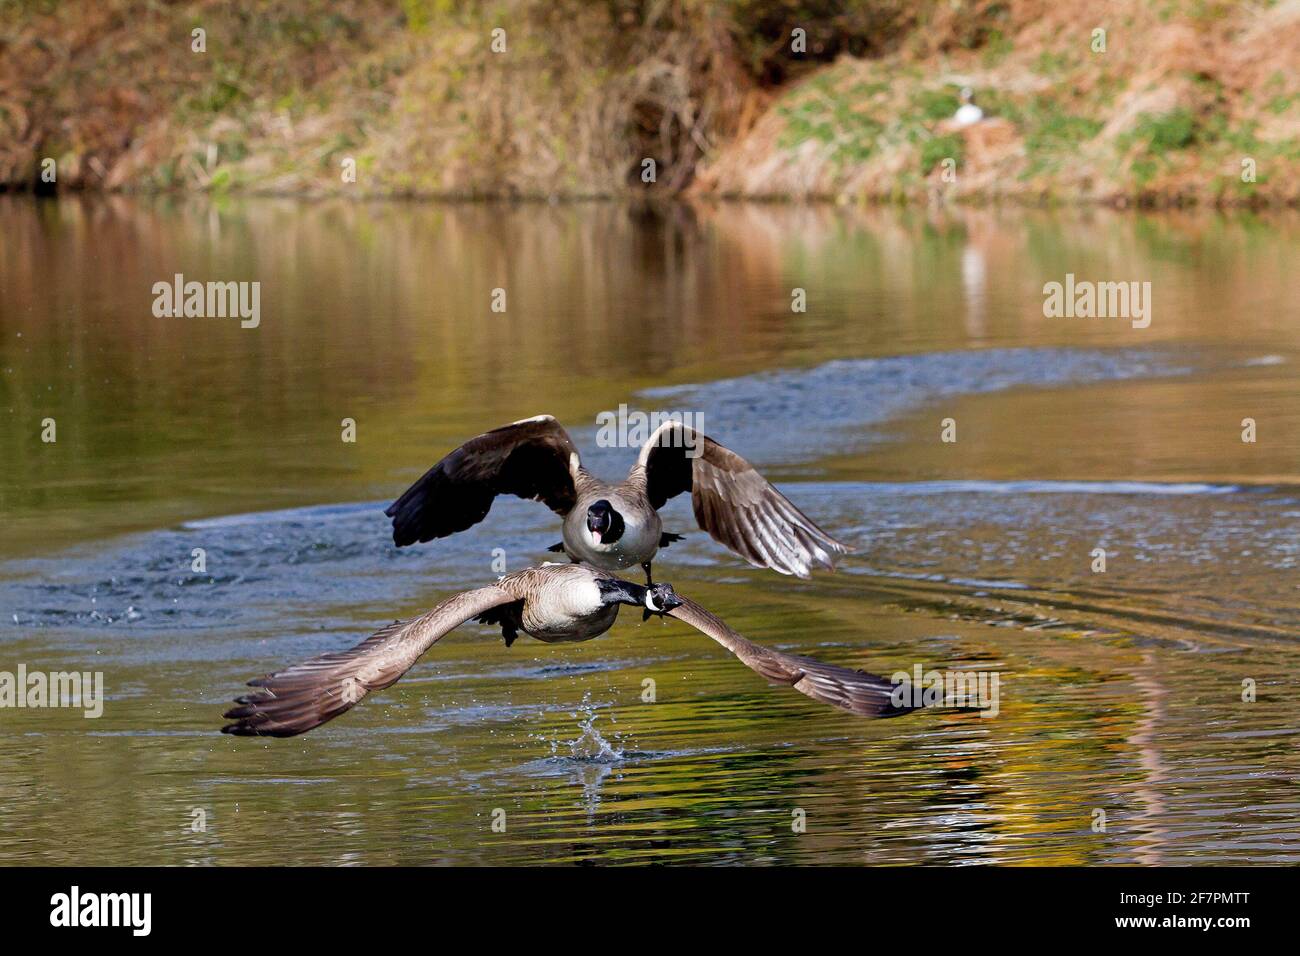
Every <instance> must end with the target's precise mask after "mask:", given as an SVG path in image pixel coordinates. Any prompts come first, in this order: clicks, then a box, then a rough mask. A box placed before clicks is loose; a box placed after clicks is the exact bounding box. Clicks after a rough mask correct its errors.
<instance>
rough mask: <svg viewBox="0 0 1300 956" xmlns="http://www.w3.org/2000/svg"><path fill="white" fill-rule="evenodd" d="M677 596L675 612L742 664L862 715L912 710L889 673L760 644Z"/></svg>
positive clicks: (775, 682) (800, 690) (691, 602)
mask: <svg viewBox="0 0 1300 956" xmlns="http://www.w3.org/2000/svg"><path fill="white" fill-rule="evenodd" d="M677 597H678V600H680V601H681V604H680V606H678V607H675V608H673V609H672V610H671V611H669V612H668V613H669V614H670V615H672V616H673V617H675V618H677V619H678V620H679V621H682V622H684V623H686V624H689V625H691V627H693V628H695V629H696V630H698V631H702V632H703V633H705V634H707V635H708V636H709V637H711V638H713V639H714V640H715V641H717V642H718V643H719V644H721V645H722V646H723V647H725V648H726V649H727V650H729V651H731V653H733V654H735V655H736V657H737V658H738V659H739V660H740V662H741V663H742V664H744V665H745V666H746V667H748V668H749V669H750V670H752V671H754V672H755V673H758V674H761V675H763V676H764V677H766V678H767V679H768V680H769V681H770V682H771V683H773V684H785V685H787V686H789V687H793V688H794V689H795V690H797V691H799V692H800V693H801V694H807V695H808V696H809V697H811V698H812V699H813V700H819V701H821V702H822V703H824V704H830V705H832V706H834V707H839V708H840V709H841V710H847V711H849V712H850V713H854V714H857V715H859V716H861V717H897V716H898V715H899V714H905V713H907V712H908V711H909V710H912V708H911V707H906V706H898V705H896V704H895V703H894V701H893V698H892V694H893V690H894V685H893V684H891V683H890V682H889V681H887V680H885V678H883V677H878V676H876V675H875V674H868V673H867V672H866V671H854V670H849V669H848V668H847V667H836V666H835V665H834V664H824V663H822V662H821V661H817V660H813V659H812V658H811V657H799V656H797V655H795V654H783V653H782V652H781V651H776V650H773V649H772V648H770V647H764V646H763V645H762V644H755V643H754V642H753V641H751V640H749V639H748V638H746V637H743V636H742V635H740V634H738V633H736V632H735V631H733V630H732V629H731V628H730V627H729V626H727V623H726V622H725V621H723V620H722V619H721V618H720V617H718V616H717V615H715V614H712V613H710V612H709V611H706V610H705V609H704V608H702V607H700V606H699V605H698V604H696V603H695V602H694V601H691V600H689V599H687V598H684V597H682V596H681V595H678V596H677Z"/></svg>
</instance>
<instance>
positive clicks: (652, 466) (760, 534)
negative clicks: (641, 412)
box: [384, 415, 852, 583]
mask: <svg viewBox="0 0 1300 956" xmlns="http://www.w3.org/2000/svg"><path fill="white" fill-rule="evenodd" d="M687 491H689V492H690V493H691V503H692V504H693V505H694V508H695V519H696V521H698V522H699V525H700V527H701V528H703V529H704V530H705V531H707V532H708V533H709V534H710V535H711V536H712V537H713V539H714V540H715V541H718V542H720V543H722V544H724V545H726V546H727V547H728V548H730V549H731V550H732V551H734V552H736V554H738V555H740V556H741V557H742V558H744V559H745V560H746V561H748V562H749V563H750V564H752V565H754V566H755V567H760V568H772V569H773V570H775V571H779V572H781V573H782V574H795V575H798V576H799V577H801V578H806V577H808V574H809V571H810V570H811V569H812V567H813V566H814V565H820V566H821V567H824V568H827V569H830V570H834V556H835V555H836V554H846V553H848V552H849V551H850V550H852V549H850V548H848V547H846V546H845V545H843V544H841V543H840V542H838V541H836V540H835V539H834V538H832V537H831V536H830V535H828V534H827V533H826V532H825V531H823V530H822V529H821V528H819V527H817V525H816V524H814V523H813V521H812V519H811V518H809V517H808V516H807V515H805V514H804V513H803V512H802V511H800V510H799V509H798V508H796V507H795V506H794V505H793V504H791V503H790V501H789V500H787V499H786V497H785V496H784V495H782V494H781V492H779V491H777V490H776V489H775V488H774V487H772V485H770V484H769V483H768V482H767V480H766V479H764V478H763V476H762V475H760V474H759V473H758V472H757V471H755V470H754V466H753V465H751V464H750V463H749V462H747V461H745V459H743V458H741V457H740V456H739V455H737V454H736V453H735V452H733V451H731V450H730V449H728V448H725V447H723V446H722V445H719V444H718V443H717V442H715V441H713V440H712V439H711V438H709V437H707V436H705V435H701V434H700V433H699V432H697V431H695V430H694V429H693V428H690V427H689V426H687V425H683V424H682V423H680V422H672V421H670V422H665V423H664V424H663V425H661V426H660V427H659V428H658V429H656V430H655V433H654V434H653V435H651V436H650V439H649V440H648V441H647V442H646V443H645V444H644V445H643V446H642V447H641V453H640V454H639V455H637V459H636V463H635V464H634V465H633V466H632V470H631V471H630V472H628V476H627V478H626V479H624V480H623V481H621V482H618V483H617V484H610V483H609V482H605V481H601V480H600V479H599V478H596V477H594V476H593V475H591V473H590V472H588V471H587V470H586V469H585V468H583V467H582V462H581V459H580V458H579V456H578V449H577V448H576V447H575V446H574V444H573V440H572V439H571V438H570V437H569V434H568V432H566V431H565V430H564V429H563V427H561V425H560V423H559V422H558V421H556V420H555V419H554V418H553V417H551V416H550V415H538V416H537V417H536V418H526V419H524V420H523V421H518V422H513V423H512V424H509V425H504V426H502V427H501V428H494V429H493V430H492V431H490V432H487V433H485V434H483V435H479V436H478V437H477V438H471V439H470V440H469V441H467V442H466V443H465V444H463V445H461V446H460V447H459V448H457V449H456V450H455V451H453V452H451V453H450V454H448V455H447V456H446V457H445V458H443V459H442V461H440V462H438V463H437V464H436V465H434V466H433V467H432V468H430V469H429V470H428V472H426V473H425V475H424V477H422V478H421V479H420V480H419V481H417V482H416V483H415V484H413V485H411V487H410V488H408V489H407V490H406V492H405V493H404V494H403V495H402V496H401V497H400V498H398V499H397V500H396V501H394V502H393V503H392V504H391V505H390V506H389V507H388V509H387V510H386V511H385V512H384V513H385V514H386V515H388V516H389V517H390V518H392V519H393V541H394V543H395V544H396V545H397V546H398V547H402V546H404V545H408V544H413V543H414V542H416V541H431V540H433V539H434V538H445V537H447V536H448V535H450V534H454V533H455V532H457V531H464V530H465V529H466V528H468V527H470V526H471V525H474V524H477V523H478V522H480V521H482V520H483V519H484V518H485V517H486V516H487V513H488V510H489V509H490V508H491V507H492V502H493V500H494V499H495V498H496V496H497V495H517V496H519V497H520V498H531V499H533V500H536V501H541V502H544V503H545V504H546V506H547V507H549V508H550V509H551V510H552V511H554V512H555V513H556V514H558V515H562V516H563V518H564V539H563V540H562V541H561V542H560V543H559V544H557V545H555V546H553V547H552V548H551V549H550V550H552V551H563V552H564V553H565V554H567V555H568V556H569V557H570V558H571V559H572V560H574V561H585V562H587V563H588V564H591V565H594V566H595V567H598V568H602V569H604V570H606V571H621V570H623V569H624V568H630V567H632V566H633V565H637V564H639V565H641V567H642V569H643V570H644V571H645V574H646V582H647V583H652V582H653V578H652V577H651V574H650V563H651V560H652V559H653V558H654V556H655V553H656V552H657V551H658V550H659V549H660V548H666V547H667V546H668V545H669V544H671V543H672V542H673V541H677V540H679V539H680V538H681V535H676V534H666V533H664V530H663V524H662V522H661V521H660V519H659V511H658V509H659V508H662V507H663V506H664V504H665V503H666V502H667V501H668V500H669V499H670V498H674V497H676V496H677V495H680V494H682V493H683V492H687Z"/></svg>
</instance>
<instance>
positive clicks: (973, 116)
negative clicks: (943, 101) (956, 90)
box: [952, 86, 984, 127]
mask: <svg viewBox="0 0 1300 956" xmlns="http://www.w3.org/2000/svg"><path fill="white" fill-rule="evenodd" d="M983 118H984V111H983V110H982V109H980V108H979V107H978V106H976V105H975V94H974V93H973V92H972V91H971V88H970V87H969V86H965V87H962V91H961V106H959V107H957V112H956V113H954V114H953V116H952V120H953V122H954V123H956V124H957V126H959V127H960V126H974V125H975V124H976V123H978V122H979V121H980V120H982V119H983Z"/></svg>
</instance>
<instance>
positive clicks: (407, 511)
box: [384, 415, 580, 547]
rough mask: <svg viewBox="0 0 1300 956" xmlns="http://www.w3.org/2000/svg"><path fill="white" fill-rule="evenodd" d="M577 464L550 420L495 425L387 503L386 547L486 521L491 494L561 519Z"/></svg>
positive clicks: (561, 431) (575, 452)
mask: <svg viewBox="0 0 1300 956" xmlns="http://www.w3.org/2000/svg"><path fill="white" fill-rule="evenodd" d="M579 465H580V461H579V458H578V449H577V448H576V447H575V446H574V444H573V440H572V439H571V438H569V433H568V432H566V431H565V430H564V429H563V428H562V427H561V426H560V423H559V422H557V421H556V420H555V419H554V418H552V417H551V416H550V415H539V416H537V417H536V418H526V419H524V420H523V421H519V422H512V423H511V424H509V425H503V426H502V427H500V428H494V429H492V431H490V432H487V433H485V434H482V435H479V436H478V437H477V438H471V439H470V440H469V441H467V442H466V443H465V444H463V445H461V446H460V447H459V448H457V449H456V450H455V451H453V452H451V453H450V454H448V455H447V456H446V457H445V458H443V459H442V461H440V462H438V463H437V464H436V465H434V466H433V467H432V468H430V469H429V470H428V471H427V472H425V474H424V477H422V478H421V479H420V480H419V481H417V482H416V483H415V484H413V485H411V487H410V488H408V489H406V491H405V493H403V495H402V496H401V497H400V498H398V499H397V500H396V501H394V502H393V503H392V504H391V505H389V506H388V508H387V510H385V511H384V514H386V515H388V517H390V518H392V519H393V542H394V543H395V544H396V545H397V546H398V547H402V546H403V545H408V544H414V543H415V542H416V541H432V540H433V539H434V538H445V537H447V535H449V534H454V533H455V532H457V531H464V530H465V529H466V528H468V527H470V526H471V525H475V524H478V523H479V522H480V521H482V520H483V519H484V518H485V517H487V513H488V510H489V509H491V507H492V502H493V500H494V499H495V498H496V496H497V495H518V496H519V497H520V498H531V499H533V500H535V501H541V502H544V503H545V504H546V506H547V507H548V508H550V509H551V510H552V511H554V512H556V513H557V514H561V515H564V514H568V512H569V509H570V508H572V507H573V503H574V501H575V500H576V499H577V492H576V491H575V488H574V478H575V475H576V473H577V471H578V468H579Z"/></svg>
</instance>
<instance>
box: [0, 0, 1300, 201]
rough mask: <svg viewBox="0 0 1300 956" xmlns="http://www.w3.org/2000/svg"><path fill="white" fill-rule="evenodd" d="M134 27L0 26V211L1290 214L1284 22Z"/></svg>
mask: <svg viewBox="0 0 1300 956" xmlns="http://www.w3.org/2000/svg"><path fill="white" fill-rule="evenodd" d="M136 6H137V5H133V4H128V3H125V2H117V0H108V2H105V3H102V4H98V5H96V6H95V7H94V8H93V9H90V10H84V9H78V10H76V11H70V10H68V9H67V8H66V5H65V6H60V5H57V4H49V3H47V2H44V0H25V2H21V3H16V4H10V5H8V6H6V8H5V10H4V12H3V13H0V54H2V55H0V187H3V188H11V189H26V188H35V189H38V190H61V189H107V190H122V191H158V190H183V191H204V192H212V193H224V192H249V193H272V194H282V195H300V196H325V195H351V196H417V197H431V198H462V199H463V198H487V197H514V198H532V199H574V198H588V197H626V196H628V195H647V194H648V195H651V196H662V195H677V194H681V193H689V194H691V195H695V196H704V197H742V198H762V199H779V200H784V199H800V200H804V199H811V200H830V201H838V202H857V201H902V202H929V201H935V200H951V201H958V202H974V203H980V202H993V201H1017V202H1030V203H1076V202H1080V203H1107V204H1112V205H1121V206H1123V205H1146V206H1173V205H1251V206H1266V205H1294V204H1297V203H1300V73H1298V72H1297V71H1296V70H1295V69H1294V63H1296V62H1298V61H1300V0H1282V2H1277V3H1263V2H1260V3H1232V4H1227V3H1204V2H1195V3H1193V2H1176V0H1175V2H1170V3H1166V4H1159V5H1156V4H1150V3H1144V2H1138V0H1110V2H1105V3H1096V4H1089V5H1087V6H1088V9H1086V10H1081V9H1076V8H1073V7H1069V6H1065V5H1051V4H1047V3H1045V2H1040V0H1007V2H989V0H975V2H969V3H961V4H956V5H954V4H949V3H920V4H901V3H892V2H881V3H873V4H869V5H867V6H866V7H865V8H864V9H861V10H857V11H854V12H852V13H838V14H834V15H832V16H830V17H827V16H817V15H816V11H815V10H812V9H811V8H812V7H814V6H815V5H814V4H811V3H809V4H803V5H802V6H805V7H808V8H810V9H809V10H806V11H805V10H801V9H799V7H800V5H797V4H796V5H794V6H791V5H783V4H776V3H766V2H742V0H731V2H718V3H693V2H682V3H677V4H668V5H664V6H662V7H660V6H654V7H653V8H645V7H643V6H642V5H641V4H637V3H620V2H609V3H599V4H579V3H570V2H567V0H561V2H559V3H548V4H542V3H539V2H536V0H513V2H507V3H501V4H494V5H485V4H473V5H470V7H469V8H468V9H458V10H455V11H453V10H451V8H450V5H447V4H443V3H441V2H438V0H404V2H403V3H401V4H397V5H395V4H392V3H388V2H379V0H347V2H341V3H325V2H323V0H292V2H288V3H284V4H278V5H276V7H275V8H274V9H272V10H267V11H259V12H257V13H256V14H252V13H245V12H240V11H238V10H234V9H232V8H230V7H229V6H228V5H226V4H222V3H217V2H212V0H203V2H190V3H180V4H176V5H174V6H169V7H165V8H149V9H148V10H146V11H143V12H142V11H139V10H137V9H135V7H136ZM798 30H802V31H804V33H803V35H802V36H799V35H797V34H796V31H798ZM195 31H202V34H201V36H200V34H198V33H196V32H195ZM198 46H202V49H201V50H199V49H197V47H198ZM965 87H970V88H971V89H972V90H973V91H974V95H975V102H976V104H977V105H979V106H980V107H981V108H982V110H983V113H984V117H983V119H981V120H980V121H979V122H977V123H974V124H972V125H969V126H965V127H958V126H957V125H956V124H955V123H954V122H953V120H952V117H953V115H954V114H955V112H956V109H957V107H958V104H959V93H960V91H961V90H962V89H963V88H965ZM51 175H53V177H54V180H53V182H50V181H48V180H49V179H50V176H51Z"/></svg>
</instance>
